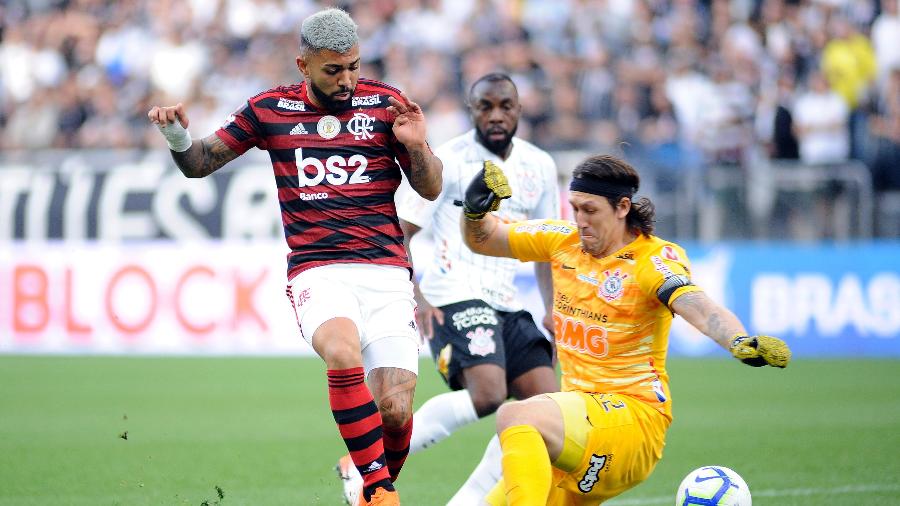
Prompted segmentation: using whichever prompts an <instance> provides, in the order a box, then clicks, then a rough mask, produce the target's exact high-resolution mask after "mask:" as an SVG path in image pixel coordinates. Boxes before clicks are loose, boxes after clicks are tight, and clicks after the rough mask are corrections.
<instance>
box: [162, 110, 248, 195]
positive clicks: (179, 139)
mask: <svg viewBox="0 0 900 506" xmlns="http://www.w3.org/2000/svg"><path fill="white" fill-rule="evenodd" d="M147 118H148V119H149V120H150V122H151V123H153V124H154V125H156V126H157V128H159V131H160V132H161V133H162V134H163V137H165V138H166V143H167V144H168V145H169V150H170V151H171V153H172V158H173V159H174V160H175V164H176V165H178V168H179V169H180V170H181V172H182V174H184V175H185V176H187V177H204V176H208V175H210V174H212V173H213V172H215V171H217V170H219V169H220V168H222V166H224V165H225V164H226V163H228V162H230V161H231V160H234V159H235V158H237V156H238V154H237V153H235V152H234V151H233V150H232V149H231V148H229V147H228V146H227V145H226V144H225V143H224V142H222V140H221V139H219V137H218V136H217V135H215V134H212V135H210V136H208V137H205V138H203V139H200V141H199V142H197V143H195V142H193V140H192V139H191V135H190V133H189V132H188V131H187V127H188V124H189V120H188V117H187V113H186V112H185V110H184V105H183V104H181V103H179V104H178V105H174V106H163V107H159V106H153V108H152V109H150V111H149V112H148V113H147Z"/></svg>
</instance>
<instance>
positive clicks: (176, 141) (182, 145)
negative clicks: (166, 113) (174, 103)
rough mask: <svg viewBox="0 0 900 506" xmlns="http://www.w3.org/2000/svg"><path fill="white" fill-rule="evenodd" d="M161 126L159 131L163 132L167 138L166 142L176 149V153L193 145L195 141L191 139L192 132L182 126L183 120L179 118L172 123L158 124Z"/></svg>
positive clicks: (170, 147)
mask: <svg viewBox="0 0 900 506" xmlns="http://www.w3.org/2000/svg"><path fill="white" fill-rule="evenodd" d="M156 126H157V127H158V128H159V131H160V132H162V134H163V137H165V138H166V143H167V144H168V145H169V149H171V150H172V151H175V152H176V153H183V152H185V151H187V150H188V148H190V147H191V144H193V141H192V140H191V134H190V132H188V131H187V129H185V128H184V127H183V126H181V122H180V121H178V120H177V119H176V120H175V122H174V123H172V124H171V125H156Z"/></svg>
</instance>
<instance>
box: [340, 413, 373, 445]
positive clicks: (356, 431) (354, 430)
mask: <svg viewBox="0 0 900 506" xmlns="http://www.w3.org/2000/svg"><path fill="white" fill-rule="evenodd" d="M378 427H381V414H380V413H378V412H375V413H372V414H371V415H369V416H367V417H365V418H363V419H362V420H357V421H355V422H353V423H344V424H341V425H340V426H338V430H340V431H341V437H343V438H344V439H348V438H352V437H357V436H362V435H363V434H368V433H369V432H372V430H374V429H376V428H378Z"/></svg>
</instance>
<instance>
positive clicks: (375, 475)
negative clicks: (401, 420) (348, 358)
mask: <svg viewBox="0 0 900 506" xmlns="http://www.w3.org/2000/svg"><path fill="white" fill-rule="evenodd" d="M328 399H329V401H330V402H331V413H332V414H333V415H334V421H335V422H337V426H338V430H339V431H340V432H341V437H342V438H344V444H346V445H347V450H349V451H350V457H351V458H352V459H353V464H354V465H355V466H356V469H358V470H359V474H361V475H362V477H363V494H364V496H365V498H366V500H367V501H368V500H370V499H371V496H372V492H374V491H375V489H376V488H378V487H382V488H385V489H387V490H391V491H392V490H394V487H393V485H391V474H390V473H389V472H388V467H387V462H386V461H385V457H384V442H383V439H382V429H381V414H380V413H378V407H377V406H375V400H374V399H373V398H372V392H371V391H369V387H368V386H366V383H365V371H364V370H363V368H362V367H354V368H353V369H330V370H329V371H328Z"/></svg>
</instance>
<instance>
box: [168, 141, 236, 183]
mask: <svg viewBox="0 0 900 506" xmlns="http://www.w3.org/2000/svg"><path fill="white" fill-rule="evenodd" d="M171 153H172V158H173V159H174V160H175V164H176V165H178V168H179V169H181V173H182V174H184V175H185V176H187V177H205V176H208V175H210V174H212V173H213V172H215V171H217V170H219V169H221V168H222V166H223V165H225V164H226V163H228V162H230V161H232V160H234V159H235V158H237V157H238V154H237V153H235V152H234V151H232V150H231V148H229V147H228V146H227V145H226V144H225V143H224V142H223V141H222V139H220V138H219V136H218V135H216V134H212V135H210V136H208V137H205V138H203V139H200V142H195V143H193V144H191V147H190V148H188V150H187V151H183V152H181V153H178V152H176V151H172V152H171Z"/></svg>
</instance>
